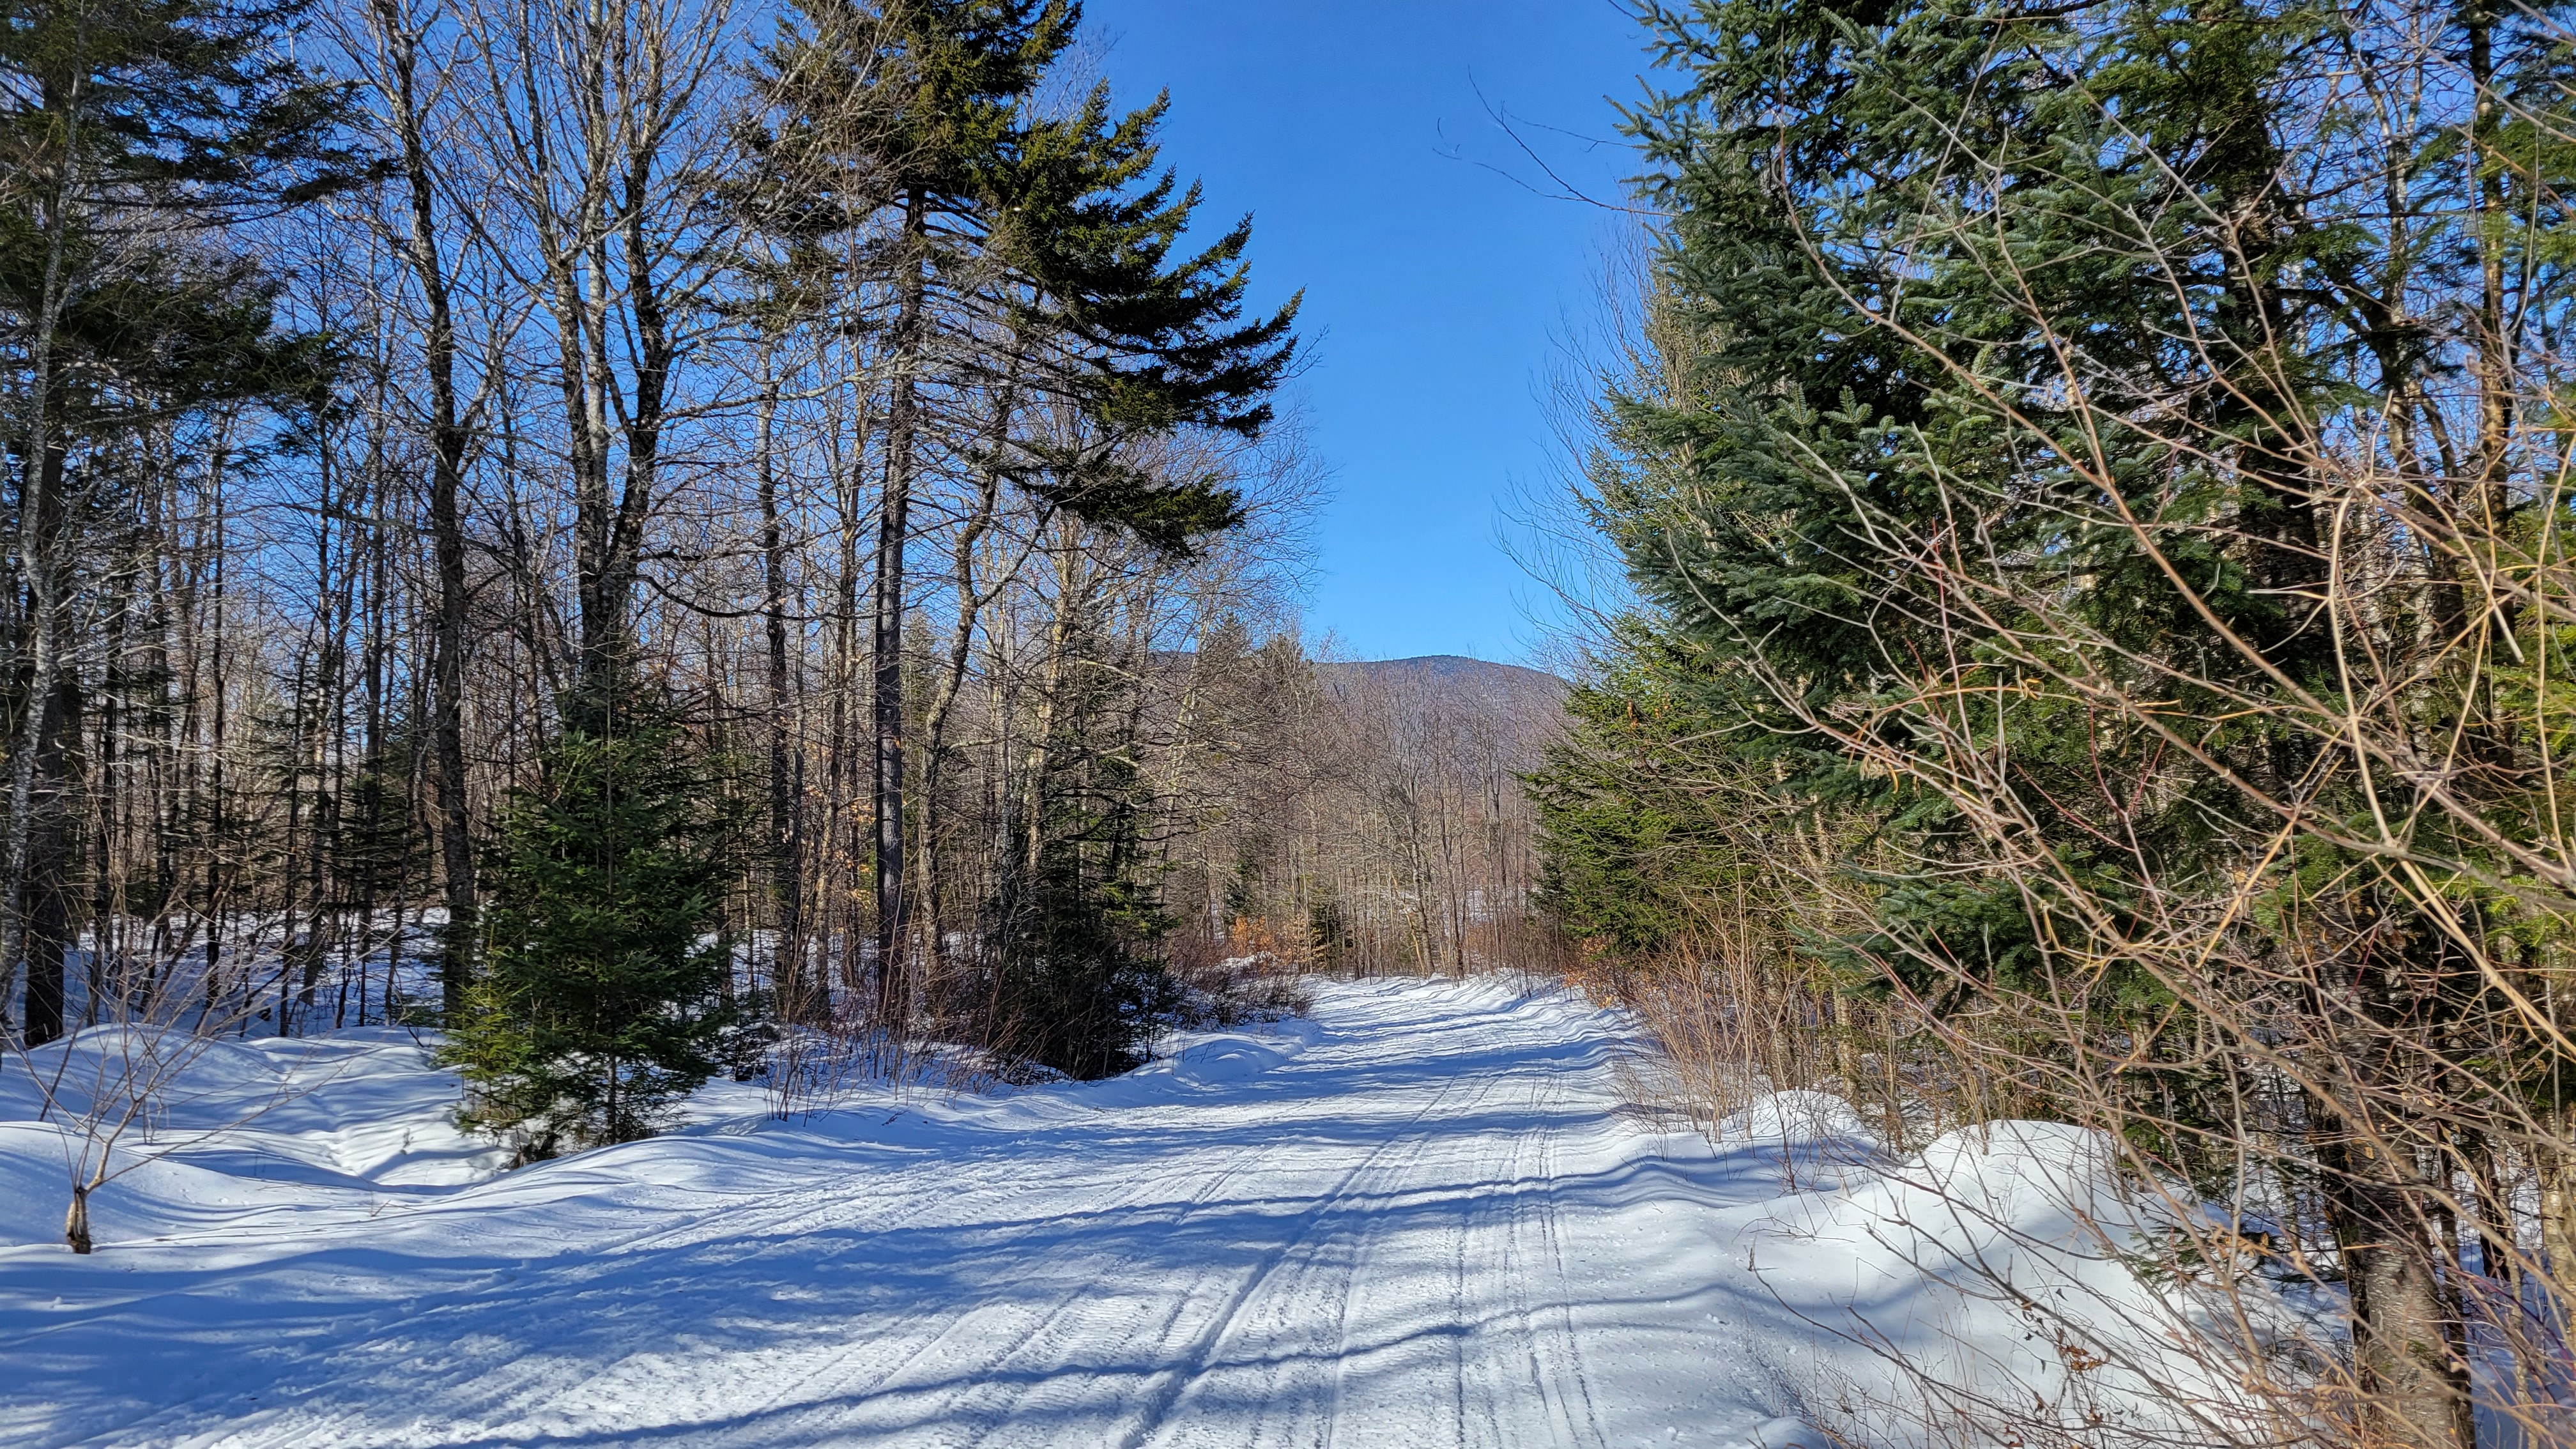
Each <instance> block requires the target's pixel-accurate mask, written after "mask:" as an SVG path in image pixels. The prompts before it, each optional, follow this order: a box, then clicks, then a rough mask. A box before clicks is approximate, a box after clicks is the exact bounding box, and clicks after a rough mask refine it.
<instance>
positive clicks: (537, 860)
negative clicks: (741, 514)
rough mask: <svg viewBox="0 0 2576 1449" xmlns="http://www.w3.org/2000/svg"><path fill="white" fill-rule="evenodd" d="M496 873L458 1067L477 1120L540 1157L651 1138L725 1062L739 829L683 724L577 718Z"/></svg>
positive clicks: (458, 1034) (511, 824)
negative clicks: (724, 925) (729, 910)
mask: <svg viewBox="0 0 2576 1449" xmlns="http://www.w3.org/2000/svg"><path fill="white" fill-rule="evenodd" d="M566 719H567V722H566V725H565V728H564V731H563V733H562V735H561V736H560V737H559V738H557V739H556V740H555V741H554V743H553V744H552V745H551V746H550V747H549V748H548V749H547V751H546V753H545V757H544V759H543V761H542V762H541V779H540V783H539V784H538V785H537V786H536V787H535V788H533V789H529V790H524V791H521V792H519V793H518V794H516V795H515V796H514V797H513V798H512V800H511V802H510V805H509V807H508V809H507V810H506V811H505V812H504V815H503V818H502V820H501V823H500V831H499V839H498V840H497V842H496V843H495V844H494V846H493V848H492V849H491V851H490V853H489V856H488V859H487V861H486V868H487V870H488V872H489V874H488V876H487V879H488V880H489V881H490V883H491V891H492V894H491V898H490V904H489V907H488V912H487V915H486V920H487V922H488V926H489V929H490V932H491V937H490V942H489V952H490V955H489V969H488V970H487V971H486V972H485V973H484V975H483V976H482V977H481V978H480V979H479V980H477V982H476V983H475V985H474V987H473V989H472V991H471V993H470V1001H469V1012H468V1015H467V1017H466V1019H465V1021H464V1022H463V1023H461V1024H460V1025H459V1026H458V1027H457V1028H456V1029H455V1031H454V1033H453V1035H452V1036H451V1038H450V1040H449V1043H448V1045H447V1047H446V1048H445V1049H444V1051H443V1053H442V1059H443V1060H445V1061H447V1062H449V1063H451V1064H453V1065H455V1066H457V1067H458V1068H460V1069H461V1070H462V1071H463V1073H464V1075H465V1079H466V1082H467V1085H468V1097H467V1102H466V1107H465V1109H464V1112H463V1118H464V1120H465V1121H466V1122H467V1123H468V1124H470V1125H472V1126H476V1127H480V1128H483V1129H485V1130H490V1131H506V1132H512V1133H515V1134H517V1135H518V1138H519V1141H520V1144H521V1146H520V1151H521V1154H522V1156H523V1157H524V1158H531V1159H533V1158H538V1157H545V1156H550V1155H552V1154H553V1153H554V1152H555V1151H556V1150H557V1149H558V1148H559V1147H560V1146H563V1145H565V1144H568V1143H570V1144H585V1145H586V1144H593V1143H606V1142H625V1141H631V1140H633V1139H636V1138H639V1137H644V1136H648V1135H650V1134H651V1133H652V1132H653V1131H654V1129H655V1128H656V1127H657V1126H658V1125H659V1124H660V1122H661V1121H662V1119H663V1117H664V1116H665V1114H666V1113H667V1111H668V1109H669V1108H670V1106H671V1104H672V1102H673V1101H674V1100H675V1099H677V1098H679V1097H681V1096H685V1095H686V1094H687V1093H689V1092H691V1091H693V1090H695V1089H696V1088H697V1087H698V1086H700V1085H701V1084H703V1083H704V1082H705V1081H706V1080H707V1079H708V1077H710V1076H711V1075H713V1074H714V1072H715V1070H716V1067H717V1065H718V1055H717V1054H718V1050H719V1047H720V1044H721V1040H722V1037H723V1035H724V1033H725V1031H726V1029H727V1027H728V1026H729V1025H730V1024H731V1022H732V1019H733V1015H734V1013H733V1011H732V1009H731V1008H729V1007H728V1006H727V1005H726V1003H725V1002H724V1000H723V999H722V998H723V996H724V995H725V992H724V987H725V984H726V975H727V972H728V971H729V969H730V962H729V956H728V949H729V948H728V946H727V944H726V943H725V942H723V941H722V940H720V939H717V938H715V937H714V935H713V934H712V933H714V932H715V930H716V927H717V924H718V906H719V902H720V893H721V890H722V885H723V880H724V875H725V862H724V859H723V856H722V853H721V851H720V848H719V847H720V844H721V842H722V841H723V840H724V838H725V837H726V835H727V834H728V833H729V832H728V827H727V824H726V822H724V821H723V820H721V819H719V818H717V812H715V811H713V810H711V809H710V808H709V807H708V805H707V804H706V803H704V802H705V800H706V798H707V795H708V790H707V783H706V781H705V780H704V779H703V778H702V772H701V771H700V770H699V769H698V768H697V767H696V766H695V765H694V763H693V762H692V761H691V759H690V758H689V754H688V743H687V741H686V739H685V737H684V736H683V734H682V732H681V730H680V728H679V726H678V725H677V724H676V723H675V722H674V721H673V720H672V719H671V718H670V716H669V714H668V712H667V711H664V710H660V709H657V708H655V707H653V706H651V705H649V704H644V705H639V704H636V703H633V702H630V701H625V700H621V699H618V698H616V697H615V695H614V693H613V692H612V690H611V689H610V688H608V687H606V686H603V687H602V688H601V689H600V691H599V692H598V693H595V694H594V693H589V692H585V693H584V695H583V696H582V697H580V698H577V699H576V700H574V701H573V703H572V705H571V707H570V708H569V709H568V710H567V711H566Z"/></svg>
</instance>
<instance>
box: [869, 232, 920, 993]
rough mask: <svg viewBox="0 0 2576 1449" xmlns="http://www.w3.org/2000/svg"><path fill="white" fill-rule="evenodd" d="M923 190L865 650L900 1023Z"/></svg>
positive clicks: (885, 973)
mask: <svg viewBox="0 0 2576 1449" xmlns="http://www.w3.org/2000/svg"><path fill="white" fill-rule="evenodd" d="M923 206H924V197H923V196H922V194H921V192H920V191H918V190H914V191H912V192H910V193H908V194H907V195H906V196H905V197H904V208H903V234H904V243H905V249H904V261H903V268H904V271H903V301H902V305H901V308H900V310H899V311H898V312H897V314H896V318H895V327H894V338H893V344H892V346H893V354H894V364H895V377H894V397H893V399H892V403H891V405H890V407H889V408H888V411H887V415H886V472H885V496H884V498H883V499H882V500H881V501H880V504H879V507H878V512H877V558H876V594H875V599H874V604H875V638H874V640H873V641H872V643H873V652H872V656H871V666H872V674H871V695H872V697H871V699H870V706H871V715H870V718H871V721H872V723H873V726H874V730H873V733H874V737H875V746H876V748H875V784H876V789H875V796H874V811H873V815H874V819H873V822H872V823H873V824H874V826H875V846H876V908H877V923H876V924H877V931H876V946H877V1018H878V1020H880V1021H882V1022H885V1023H887V1024H888V1025H892V1026H900V1025H901V1018H902V1015H903V1003H904V1001H905V996H904V991H905V983H904V980H903V977H904V961H903V952H904V941H905V933H906V931H907V929H908V928H909V925H910V922H909V921H907V920H906V919H905V896H904V889H903V844H904V840H903V836H904V828H903V827H904V800H903V786H904V780H903V547H904V535H905V533H906V531H907V530H908V529H909V528H910V526H911V522H910V518H909V513H910V510H911V506H912V475H913V468H914V462H915V460H914V456H913V452H914V436H915V433H916V430H917V428H918V425H919V417H918V413H919V407H920V398H919V392H918V379H917V376H916V374H917V373H918V371H919V369H920V367H921V365H922V354H923V351H924V349H923V347H922V344H921V332H922V308H923V305H924V302H925V299H926V295H927V292H928V281H927V279H926V278H925V277H924V276H923V275H922V268H923V266H925V265H926V264H927V259H926V258H924V257H923V256H922V255H921V249H922V245H923V241H924V226H925V220H924V213H923Z"/></svg>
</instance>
